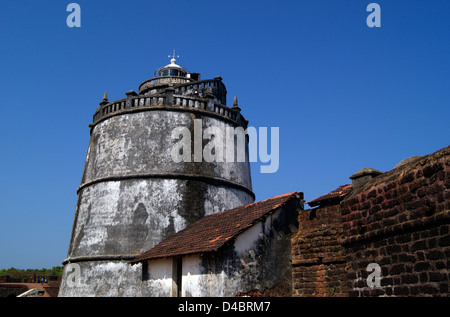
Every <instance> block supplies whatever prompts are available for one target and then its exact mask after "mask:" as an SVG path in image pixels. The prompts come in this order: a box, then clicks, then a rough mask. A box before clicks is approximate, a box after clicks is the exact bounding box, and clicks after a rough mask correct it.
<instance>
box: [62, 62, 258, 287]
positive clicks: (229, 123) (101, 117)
mask: <svg viewBox="0 0 450 317" xmlns="http://www.w3.org/2000/svg"><path fill="white" fill-rule="evenodd" d="M226 94H227V90H226V88H225V85H224V84H223V82H222V78H220V77H215V78H213V79H206V80H200V74H198V73H190V72H189V71H187V70H186V69H184V68H183V67H181V66H179V65H177V63H176V60H175V56H173V58H172V60H171V63H170V64H169V65H167V66H165V67H162V68H159V69H157V70H156V72H155V77H154V78H152V79H149V80H146V81H144V82H143V83H142V84H141V85H140V86H139V93H136V92H134V91H129V92H127V93H126V98H124V99H120V100H116V101H113V102H109V101H108V97H107V95H106V93H105V96H104V97H103V101H102V102H101V103H100V105H99V107H98V108H97V110H96V112H95V114H94V117H93V122H92V123H91V124H90V125H89V127H90V129H91V139H90V142H89V148H88V151H87V157H86V162H85V167H84V171H83V176H82V179H81V185H80V187H79V188H78V191H77V193H78V201H77V206H76V211H75V219H74V223H73V229H72V236H71V240H70V246H69V252H68V257H67V259H65V260H64V261H63V264H64V274H63V280H62V283H61V287H60V293H59V295H60V296H145V295H146V294H145V290H144V289H141V286H140V285H141V281H142V267H141V266H140V265H133V266H131V265H130V264H128V261H129V260H130V259H132V258H133V257H135V256H136V255H137V254H139V253H140V252H143V251H147V250H149V249H151V248H152V247H154V246H155V245H156V244H158V243H159V242H160V241H162V240H163V239H165V238H167V237H169V236H171V235H172V234H174V233H176V232H177V231H179V230H182V229H184V228H185V227H186V226H188V225H189V224H192V223H193V222H195V221H197V220H198V219H200V218H202V217H204V216H206V215H208V214H211V213H215V212H220V211H223V210H227V209H231V208H235V207H238V206H241V205H245V204H249V203H252V202H254V194H253V192H252V186H251V177H250V164H249V159H248V138H247V137H246V136H245V135H241V134H239V133H238V132H242V131H244V130H245V129H246V128H247V123H248V122H247V121H246V120H245V118H244V117H243V116H242V115H241V113H240V108H239V107H238V105H237V102H236V99H235V102H234V105H233V107H227V106H226ZM231 132H234V133H235V134H234V135H231V136H230V133H231ZM242 136H243V138H242ZM221 138H222V139H224V140H225V139H227V140H232V143H231V144H232V146H230V145H228V144H230V143H229V142H228V143H227V142H226V141H223V142H222V141H221V140H222V139H221ZM239 140H241V142H239ZM242 140H243V141H242ZM242 142H243V143H242ZM222 145H223V148H222ZM226 145H228V146H226ZM242 149H244V154H242V153H241V154H240V150H242ZM230 152H232V153H231V154H230ZM242 156H245V157H244V159H242Z"/></svg>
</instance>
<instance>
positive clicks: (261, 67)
mask: <svg viewBox="0 0 450 317" xmlns="http://www.w3.org/2000/svg"><path fill="white" fill-rule="evenodd" d="M70 2H72V1H63V0H28V1H23V0H3V1H2V6H1V13H0V43H1V49H0V70H1V74H2V76H0V90H1V116H0V133H1V135H2V138H1V139H0V148H1V149H2V155H1V156H0V169H1V182H0V186H1V187H0V216H1V218H0V268H9V267H16V268H41V267H47V268H50V267H52V266H56V265H61V261H62V260H63V259H65V257H66V256H67V251H68V247H69V239H70V234H71V230H72V224H73V218H74V214H75V205H76V200H77V196H76V189H77V187H78V186H79V185H80V181H81V174H82V171H83V166H84V160H85V155H86V150H87V147H88V142H89V128H88V124H89V123H90V122H91V121H92V115H93V113H94V111H95V109H96V107H97V105H98V103H99V102H100V101H101V99H102V96H103V93H104V92H105V91H107V92H108V96H109V100H116V99H120V98H124V97H125V92H126V91H129V90H131V89H133V90H135V91H137V90H138V86H139V84H140V83H141V82H143V81H144V80H146V79H148V78H151V77H153V72H154V70H155V68H157V67H160V66H164V65H166V64H168V63H169V59H168V58H167V55H168V54H170V53H172V50H173V49H176V50H177V54H179V55H180V58H179V59H178V63H179V64H180V65H182V66H184V67H186V68H188V69H189V70H191V71H193V72H199V73H201V74H202V78H212V77H214V76H222V78H223V80H224V83H225V85H226V86H227V90H228V105H231V104H232V101H233V96H235V95H236V96H237V97H238V100H239V105H240V107H241V108H242V112H243V114H244V116H245V117H246V118H247V119H248V120H249V121H250V125H252V126H255V127H279V128H280V167H279V170H278V172H277V173H274V174H261V173H259V164H258V163H255V164H253V167H252V171H253V174H252V179H253V189H254V192H255V194H256V199H257V200H258V201H259V200H262V199H265V198H268V197H271V196H275V195H279V194H283V193H287V192H292V191H302V192H304V193H305V199H306V200H311V199H313V198H316V197H318V196H320V195H322V194H325V193H327V192H329V191H330V190H333V189H335V188H336V187H337V186H338V185H341V184H346V183H349V182H350V180H349V179H348V177H349V176H350V175H351V174H353V173H354V172H356V171H358V170H359V169H361V168H363V167H365V166H368V167H372V168H375V169H379V170H381V171H388V170H390V169H392V168H393V167H394V166H395V165H396V164H397V163H398V162H399V161H400V160H402V159H404V158H406V157H409V156H413V155H426V154H429V153H432V152H435V151H437V150H439V149H441V148H443V147H446V146H448V145H449V143H450V142H449V140H450V138H449V136H450V127H449V117H450V109H449V108H450V107H449V106H450V89H449V88H450V87H449V82H450V81H449V57H450V56H449V51H450V50H449V48H450V45H449V39H450V19H449V18H448V14H449V12H450V1H448V0H420V1H419V0H417V1H416V0H396V1H391V0H389V1H387V0H386V1H384V0H383V1H381V0H380V1H376V2H377V3H378V4H379V5H380V6H381V28H369V27H368V26H367V25H366V18H367V16H368V15H369V12H366V7H367V5H368V4H369V3H370V2H375V1H369V0H367V1H366V0H340V1H337V0H334V1H333V0H327V1H325V0H309V1H303V0H295V1H273V0H270V1H266V0H258V1H249V0H244V1H243V0H241V1H229V0H227V1H216V0H209V1H197V0H194V1H179V0H172V1H135V0H127V1H111V0H110V1H100V0H97V1H87V0H79V1H73V2H77V3H78V4H79V5H80V6H81V28H69V27H67V25H66V18H67V16H68V15H69V12H66V7H67V5H68V4H69V3H70Z"/></svg>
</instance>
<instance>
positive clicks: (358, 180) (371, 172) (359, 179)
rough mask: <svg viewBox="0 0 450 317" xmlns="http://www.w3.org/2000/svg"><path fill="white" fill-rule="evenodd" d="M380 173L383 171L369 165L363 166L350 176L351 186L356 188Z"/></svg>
mask: <svg viewBox="0 0 450 317" xmlns="http://www.w3.org/2000/svg"><path fill="white" fill-rule="evenodd" d="M380 174H383V172H380V171H378V170H376V169H373V168H370V167H364V168H362V169H360V170H359V171H357V172H356V173H355V174H353V175H352V176H350V179H351V180H352V184H353V188H357V187H360V186H362V185H364V184H365V183H367V182H368V181H370V180H371V179H372V178H374V177H376V176H378V175H380Z"/></svg>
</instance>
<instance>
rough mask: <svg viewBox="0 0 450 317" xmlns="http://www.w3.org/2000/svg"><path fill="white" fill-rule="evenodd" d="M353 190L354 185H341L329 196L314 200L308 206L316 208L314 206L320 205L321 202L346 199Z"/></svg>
mask: <svg viewBox="0 0 450 317" xmlns="http://www.w3.org/2000/svg"><path fill="white" fill-rule="evenodd" d="M352 189H353V185H351V184H350V185H341V186H339V188H337V189H335V190H333V191H331V192H329V193H328V194H326V195H323V196H320V197H318V198H316V199H313V200H311V201H309V202H307V204H308V205H310V206H311V207H314V206H317V205H319V204H320V203H321V202H325V201H331V200H335V199H339V198H344V197H345V196H347V195H348V194H349V193H350V192H351V191H352Z"/></svg>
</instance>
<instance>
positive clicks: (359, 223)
mask: <svg viewBox="0 0 450 317" xmlns="http://www.w3.org/2000/svg"><path fill="white" fill-rule="evenodd" d="M449 153H450V148H445V149H443V150H441V151H438V152H436V153H433V154H431V155H428V156H426V157H424V158H422V159H420V160H419V161H416V162H413V163H410V164H407V165H404V166H401V167H399V168H396V169H394V170H392V171H389V172H386V173H384V174H382V175H380V176H378V177H376V178H374V179H373V180H372V181H370V182H369V183H367V184H365V185H364V186H362V187H361V188H358V189H355V190H354V191H353V192H352V193H351V194H350V195H349V196H348V197H347V198H346V199H345V200H344V201H342V203H341V213H342V221H343V239H342V243H343V245H344V246H345V248H346V250H347V259H348V268H347V269H348V275H347V278H348V288H349V295H350V296H382V295H394V296H395V295H399V296H414V295H415V296H424V295H434V296H439V295H444V296H446V295H448V293H449V277H450V276H449V266H450V264H449V257H450V233H449V219H450V208H449V202H450V190H449V188H450V181H449V178H448V175H449V171H450V163H449V159H448V158H449ZM369 263H377V264H378V265H379V266H380V267H381V286H380V287H368V285H367V281H366V279H367V276H368V274H370V273H371V272H367V270H366V269H367V265H368V264H369Z"/></svg>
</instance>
